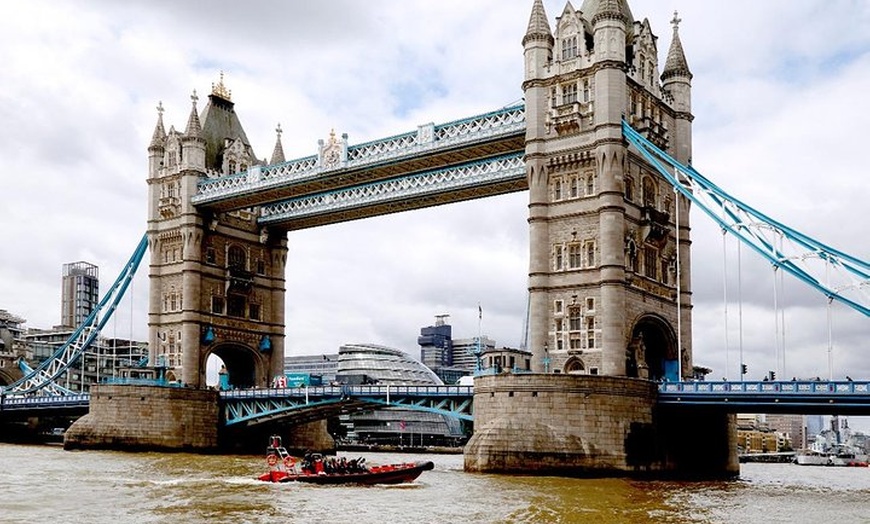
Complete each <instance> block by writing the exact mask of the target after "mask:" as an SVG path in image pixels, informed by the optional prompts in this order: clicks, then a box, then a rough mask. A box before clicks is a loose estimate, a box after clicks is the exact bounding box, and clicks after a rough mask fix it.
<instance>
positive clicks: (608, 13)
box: [591, 0, 629, 25]
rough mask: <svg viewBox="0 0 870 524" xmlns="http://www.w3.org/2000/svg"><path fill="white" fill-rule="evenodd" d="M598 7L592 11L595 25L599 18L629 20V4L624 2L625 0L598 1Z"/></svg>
mask: <svg viewBox="0 0 870 524" xmlns="http://www.w3.org/2000/svg"><path fill="white" fill-rule="evenodd" d="M597 7H598V9H596V10H595V12H594V13H592V19H591V22H592V24H593V25H594V24H595V23H596V22H597V21H598V20H602V19H608V18H609V19H616V20H622V21H623V22H626V23H627V22H628V21H629V20H628V16H627V12H626V9H627V6H625V5H624V4H623V0H600V1H599V2H598V6H597Z"/></svg>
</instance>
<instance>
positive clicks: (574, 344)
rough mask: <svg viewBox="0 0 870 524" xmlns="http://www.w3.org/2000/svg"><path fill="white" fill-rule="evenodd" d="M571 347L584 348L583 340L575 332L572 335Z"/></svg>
mask: <svg viewBox="0 0 870 524" xmlns="http://www.w3.org/2000/svg"><path fill="white" fill-rule="evenodd" d="M569 344H570V349H583V340H582V339H581V338H580V335H577V334H574V335H571V336H570V340H569Z"/></svg>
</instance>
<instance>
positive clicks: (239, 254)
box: [227, 246, 247, 270]
mask: <svg viewBox="0 0 870 524" xmlns="http://www.w3.org/2000/svg"><path fill="white" fill-rule="evenodd" d="M227 266H228V267H230V268H233V269H242V270H244V269H245V268H246V267H247V257H246V256H245V250H244V249H242V248H241V247H239V246H230V249H229V253H227Z"/></svg>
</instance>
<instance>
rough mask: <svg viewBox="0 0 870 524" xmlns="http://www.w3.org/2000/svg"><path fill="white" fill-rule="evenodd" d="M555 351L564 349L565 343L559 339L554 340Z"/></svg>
mask: <svg viewBox="0 0 870 524" xmlns="http://www.w3.org/2000/svg"><path fill="white" fill-rule="evenodd" d="M556 349H558V350H559V351H561V350H563V349H565V342H564V341H563V340H562V338H561V337H559V338H557V339H556Z"/></svg>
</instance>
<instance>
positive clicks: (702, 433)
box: [465, 374, 738, 478]
mask: <svg viewBox="0 0 870 524" xmlns="http://www.w3.org/2000/svg"><path fill="white" fill-rule="evenodd" d="M656 397H657V387H656V384H655V383H653V382H650V381H646V380H641V379H632V378H624V377H608V376H595V375H557V374H530V375H498V376H491V377H478V378H476V379H475V381H474V419H475V420H474V426H475V427H474V435H473V436H472V438H471V440H470V441H469V442H468V444H467V445H466V447H465V470H466V471H474V472H488V473H523V474H540V475H563V476H585V477H623V476H653V477H657V476H683V475H686V476H692V477H699V476H707V477H711V478H716V477H727V476H733V475H734V474H736V473H737V472H738V471H737V469H736V464H737V462H736V455H734V461H733V464H732V462H731V459H730V452H729V451H728V450H730V449H732V448H733V447H734V443H733V437H734V430H733V427H734V426H733V424H731V425H729V423H728V419H727V415H723V416H720V417H715V416H709V417H703V421H702V423H701V424H700V425H699V424H697V423H696V422H695V419H692V418H686V417H676V416H669V415H663V414H660V413H659V412H658V411H657V409H656ZM732 422H733V419H732ZM689 442H692V443H694V445H693V446H692V447H691V448H690V449H687V450H685V451H684V450H683V448H682V447H681V446H686V445H687V443H689ZM711 448H712V449H711ZM701 463H703V464H704V465H703V466H699V467H695V466H696V465H698V464H701ZM732 466H733V467H732Z"/></svg>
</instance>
